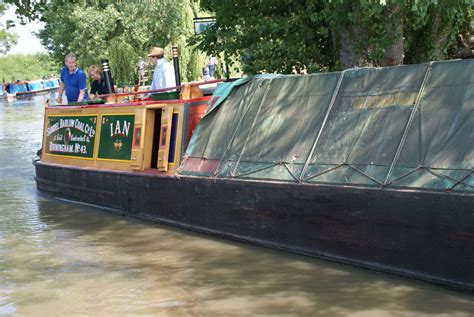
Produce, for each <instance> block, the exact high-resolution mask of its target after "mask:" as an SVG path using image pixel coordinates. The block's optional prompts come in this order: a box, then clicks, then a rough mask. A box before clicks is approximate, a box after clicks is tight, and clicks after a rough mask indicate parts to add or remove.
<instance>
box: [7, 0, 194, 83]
mask: <svg viewBox="0 0 474 317" xmlns="http://www.w3.org/2000/svg"><path fill="white" fill-rule="evenodd" d="M7 1H10V2H13V3H15V4H16V5H17V7H18V9H17V14H19V15H21V16H22V17H24V18H27V19H40V20H42V21H43V22H44V23H45V28H44V29H43V30H42V31H40V32H39V37H40V39H41V41H42V44H43V45H44V46H45V47H46V48H47V49H48V50H49V51H50V52H51V54H52V55H53V56H54V58H55V59H56V60H58V61H62V59H63V58H64V56H65V55H66V54H67V53H69V52H74V53H76V54H77V56H78V59H79V63H80V65H81V66H82V67H86V66H88V65H91V64H98V63H99V60H100V59H102V58H106V59H109V60H110V65H111V69H112V72H113V76H114V79H115V80H116V82H118V83H132V82H133V81H132V82H131V80H132V77H131V76H130V75H134V74H135V71H134V68H135V64H136V62H137V59H138V57H139V56H145V54H147V53H148V51H149V49H150V47H152V46H161V47H163V48H165V51H166V53H167V56H168V57H170V56H171V47H172V46H174V45H176V46H178V48H179V50H180V52H181V54H180V57H181V60H180V66H181V77H182V79H183V81H189V80H195V79H197V78H199V76H200V75H201V71H200V67H198V65H197V63H196V62H195V61H196V60H197V59H199V58H200V57H199V55H200V54H199V52H194V51H193V48H191V47H187V46H186V41H184V40H183V39H186V38H188V37H189V36H190V34H192V32H193V28H192V18H193V17H194V12H195V11H196V10H197V8H198V6H197V4H196V3H194V2H193V1H191V0H184V1H174V0H162V1H160V3H159V5H158V4H156V3H155V2H154V1H133V0H122V1H108V0H102V1H92V0H74V1H63V0H51V1H42V0H38V1H24V0H7ZM117 63H119V64H117ZM127 72H131V73H127Z"/></svg>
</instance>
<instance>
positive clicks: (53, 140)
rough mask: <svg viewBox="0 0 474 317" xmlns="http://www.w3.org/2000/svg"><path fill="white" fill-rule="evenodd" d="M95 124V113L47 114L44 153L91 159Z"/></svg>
mask: <svg viewBox="0 0 474 317" xmlns="http://www.w3.org/2000/svg"><path fill="white" fill-rule="evenodd" d="M96 126H97V115H75V116H48V117H47V124H46V149H45V150H46V153H47V154H52V155H60V156H71V157H80V158H90V159H92V158H93V156H94V140H95V134H96Z"/></svg>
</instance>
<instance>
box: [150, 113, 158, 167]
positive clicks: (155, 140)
mask: <svg viewBox="0 0 474 317" xmlns="http://www.w3.org/2000/svg"><path fill="white" fill-rule="evenodd" d="M152 112H153V113H154V114H153V115H152V120H153V124H152V125H153V140H152V149H151V164H150V168H151V169H158V150H159V148H160V131H161V109H154V110H152Z"/></svg>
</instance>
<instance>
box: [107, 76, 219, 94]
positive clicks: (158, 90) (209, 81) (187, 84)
mask: <svg viewBox="0 0 474 317" xmlns="http://www.w3.org/2000/svg"><path fill="white" fill-rule="evenodd" d="M223 81H224V80H223V79H214V80H208V81H201V82H195V83H186V84H182V85H180V86H174V87H166V88H160V89H154V90H142V91H132V92H122V93H116V94H105V95H98V97H99V98H107V97H121V96H134V95H141V94H150V93H155V92H165V91H170V90H175V89H178V88H179V89H181V88H184V87H185V86H202V85H208V84H215V83H220V82H223Z"/></svg>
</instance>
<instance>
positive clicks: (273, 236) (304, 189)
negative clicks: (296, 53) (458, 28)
mask: <svg viewBox="0 0 474 317" xmlns="http://www.w3.org/2000/svg"><path fill="white" fill-rule="evenodd" d="M473 74H474V60H453V61H440V62H431V63H426V64H419V65H404V66H396V67H385V68H357V69H349V70H345V71H341V72H333V73H319V74H308V75H259V76H255V77H245V78H242V79H239V80H237V81H233V82H225V83H220V84H218V86H217V88H216V89H215V91H214V94H213V95H212V96H203V95H202V94H201V93H200V90H199V89H197V87H198V86H192V87H191V86H189V85H184V86H183V89H182V90H181V93H180V94H179V95H177V94H176V95H175V96H174V97H173V96H172V94H171V95H170V94H169V93H168V94H166V96H165V98H164V100H143V99H142V100H140V99H139V98H138V99H137V98H135V97H134V96H129V97H127V98H126V99H125V100H122V101H121V100H120V98H119V97H117V98H115V99H114V100H109V101H108V103H105V104H90V105H89V104H83V105H77V106H47V107H46V108H45V117H44V134H43V147H42V152H41V158H40V159H38V160H36V161H35V170H36V182H37V187H38V189H39V190H40V191H42V192H45V193H49V194H51V195H53V196H55V197H59V198H65V199H68V200H72V201H77V202H81V203H87V204H93V205H97V206H101V207H103V208H104V209H107V210H110V211H114V212H117V213H120V214H123V215H127V216H131V217H137V218H141V219H146V220H151V221H156V222H160V223H163V224H166V225H170V226H176V227H180V228H184V229H188V230H193V231H198V232H201V233H206V234H210V235H214V236H219V237H224V238H228V239H234V240H238V241H243V242H248V243H252V244H256V245H260V246H265V247H270V248H275V249H279V250H284V251H288V252H293V253H297V254H302V255H307V256H313V257H319V258H323V259H327V260H331V261H337V262H341V263H346V264H350V265H354V266H358V267H362V268H367V269H372V270H376V271H380V272H386V273H391V274H396V275H399V276H404V277H408V278H413V279H418V280H423V281H427V282H432V283H435V284H438V285H441V286H445V287H450V288H454V289H457V290H463V291H468V292H473V291H474V172H473V171H474V128H473V127H474V80H473V76H474V75H473ZM156 99H159V98H156Z"/></svg>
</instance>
